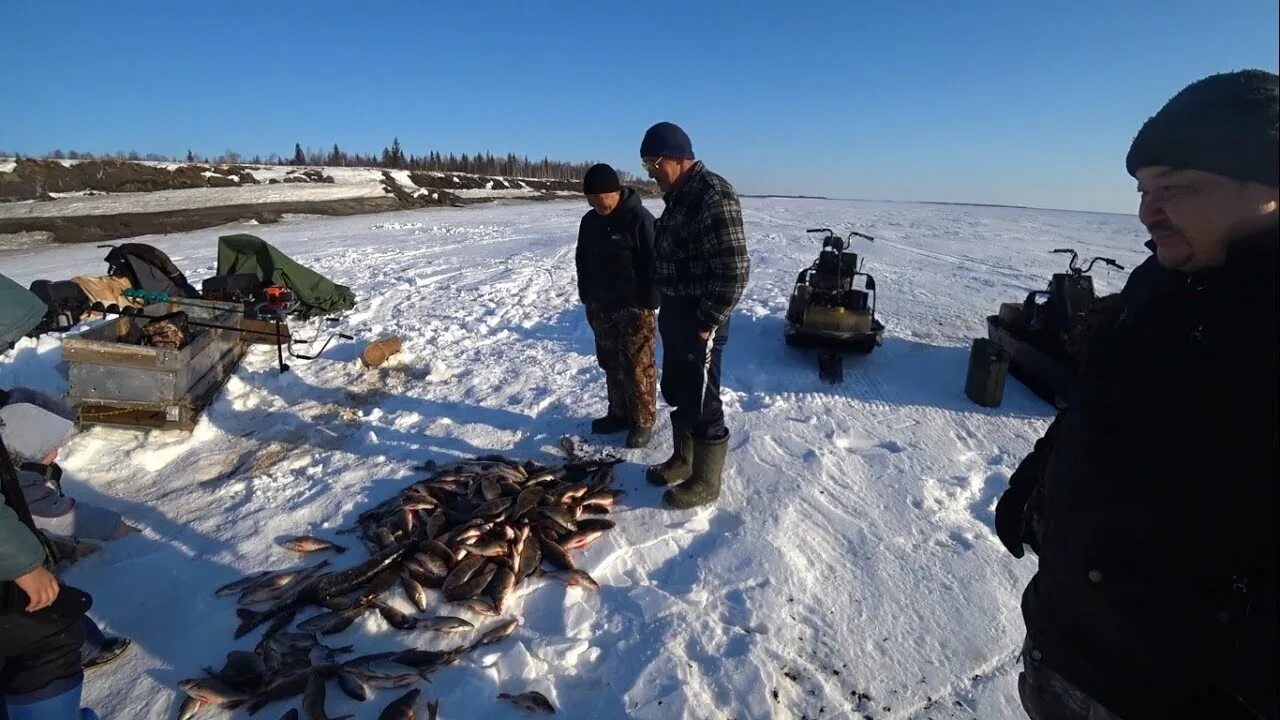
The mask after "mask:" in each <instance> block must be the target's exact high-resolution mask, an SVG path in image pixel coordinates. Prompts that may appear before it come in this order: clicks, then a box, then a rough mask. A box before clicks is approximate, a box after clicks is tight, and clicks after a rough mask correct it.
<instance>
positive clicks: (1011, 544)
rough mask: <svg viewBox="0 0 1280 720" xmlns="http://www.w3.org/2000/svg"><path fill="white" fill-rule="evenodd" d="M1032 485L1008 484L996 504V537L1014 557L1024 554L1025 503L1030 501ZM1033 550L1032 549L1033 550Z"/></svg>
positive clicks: (1033, 487) (1025, 533) (1025, 534)
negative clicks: (1007, 487)
mask: <svg viewBox="0 0 1280 720" xmlns="http://www.w3.org/2000/svg"><path fill="white" fill-rule="evenodd" d="M1034 489H1035V486H1034V485H1031V484H1029V483H1028V484H1026V485H1014V484H1012V483H1011V484H1010V485H1009V489H1008V490H1005V491H1004V494H1003V495H1001V496H1000V500H999V501H998V502H997V503H996V536H997V537H999V538H1000V542H1001V543H1002V544H1003V545H1004V546H1005V548H1007V549H1008V550H1009V552H1010V554H1012V555H1013V556H1014V557H1016V558H1020V557H1022V556H1023V555H1024V554H1025V551H1024V550H1023V548H1022V545H1023V542H1024V540H1025V538H1026V536H1027V532H1026V530H1027V523H1026V519H1025V517H1026V513H1027V503H1028V501H1029V500H1031V492H1032V490H1034ZM1033 549H1034V548H1033Z"/></svg>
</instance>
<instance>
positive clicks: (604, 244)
mask: <svg viewBox="0 0 1280 720" xmlns="http://www.w3.org/2000/svg"><path fill="white" fill-rule="evenodd" d="M574 259H575V261H576V263H577V266H578V299H579V300H581V301H582V303H583V304H584V305H598V306H600V307H601V308H602V309H603V310H605V311H608V312H612V311H615V310H622V309H624V308H649V309H651V310H652V309H657V307H658V301H659V297H658V291H657V289H656V288H655V287H654V285H653V215H652V214H651V213H650V212H649V211H648V210H646V209H645V207H644V205H642V204H641V203H640V193H638V192H636V191H635V189H633V188H629V187H628V188H623V189H622V202H620V203H619V204H618V207H617V208H615V209H614V211H613V212H611V213H609V214H608V215H601V214H599V213H597V212H596V211H595V210H591V211H589V212H588V213H587V214H586V215H583V216H582V223H581V225H579V227H578V248H577V252H576V253H575V255H574Z"/></svg>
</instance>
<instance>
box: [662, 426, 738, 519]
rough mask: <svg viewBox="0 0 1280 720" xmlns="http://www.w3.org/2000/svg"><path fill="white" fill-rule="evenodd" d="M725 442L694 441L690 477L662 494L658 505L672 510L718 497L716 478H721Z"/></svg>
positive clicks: (725, 453)
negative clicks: (661, 503) (660, 503)
mask: <svg viewBox="0 0 1280 720" xmlns="http://www.w3.org/2000/svg"><path fill="white" fill-rule="evenodd" d="M728 454H729V438H728V437H725V438H724V439H723V440H714V441H706V440H698V441H695V442H694V443H693V474H691V475H690V476H689V479H688V480H685V481H684V482H683V483H680V485H678V486H676V487H673V488H671V489H670V490H668V491H666V492H665V493H663V494H662V502H663V503H665V504H666V506H667V507H669V508H672V509H675V510H686V509H688V508H693V507H697V506H699V505H706V504H707V503H709V502H714V501H715V499H716V498H718V497H720V477H721V475H723V474H724V461H725V457H726V456H728Z"/></svg>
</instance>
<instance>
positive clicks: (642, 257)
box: [575, 164, 658, 448]
mask: <svg viewBox="0 0 1280 720" xmlns="http://www.w3.org/2000/svg"><path fill="white" fill-rule="evenodd" d="M582 191H583V193H584V194H586V196H587V202H588V203H590V205H591V211H590V212H588V213H587V214H586V215H583V216H582V223H581V225H579V226H578V249H577V253H576V254H575V259H576V261H577V265H578V298H579V299H581V300H582V304H583V305H585V306H586V309H587V321H588V322H589V323H591V329H592V330H594V331H595V335H596V358H597V360H598V361H599V362H600V369H601V370H604V375H605V385H606V387H607V390H608V394H609V411H608V412H607V413H606V414H605V416H604V417H602V418H596V419H595V420H592V421H591V431H592V432H595V433H614V432H620V431H622V430H629V431H630V432H629V433H628V434H627V447H629V448H642V447H644V446H646V445H648V444H649V440H650V438H651V437H652V436H653V420H654V416H655V415H656V414H657V403H658V390H657V386H658V378H657V370H656V369H655V368H654V362H653V347H654V345H655V343H656V342H657V331H656V327H655V324H654V318H653V313H654V310H656V309H657V307H658V292H657V290H656V289H655V288H654V286H653V215H652V214H651V213H650V212H649V211H648V210H646V209H645V207H644V205H642V204H640V193H638V192H636V191H635V189H634V188H629V187H627V188H624V187H622V182H621V181H620V180H619V179H618V173H617V172H615V171H614V169H613V168H611V167H609V166H608V165H604V164H599V165H593V166H592V167H591V169H589V170H588V171H587V174H586V175H585V176H584V177H583V179H582Z"/></svg>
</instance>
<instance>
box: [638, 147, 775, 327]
mask: <svg viewBox="0 0 1280 720" xmlns="http://www.w3.org/2000/svg"><path fill="white" fill-rule="evenodd" d="M663 201H664V202H665V203H666V209H665V210H663V212H662V217H660V218H658V221H657V223H656V226H655V237H654V248H653V249H654V283H655V284H656V285H657V286H658V289H659V290H660V291H661V292H662V293H663V294H664V295H677V296H684V297H696V298H698V300H699V305H698V322H699V324H700V325H701V326H702V328H703V329H706V330H710V329H712V328H715V327H718V326H720V325H722V324H723V323H724V321H725V320H727V319H729V313H731V312H733V308H734V306H736V305H737V304H738V300H739V299H741V298H742V291H743V289H745V288H746V286H747V277H748V275H749V273H750V270H751V262H750V260H749V259H748V258H747V236H746V233H745V232H744V231H743V229H742V206H741V205H739V204H738V194H737V192H736V191H734V189H733V186H732V185H730V184H729V182H728V181H727V180H725V179H724V178H722V177H720V176H719V175H717V174H715V173H713V172H711V171H710V170H708V169H707V168H706V166H705V165H703V164H702V162H697V163H694V165H693V167H692V168H690V169H689V171H688V174H687V175H686V176H685V178H684V180H683V181H682V182H681V183H680V185H679V186H677V187H676V188H675V189H674V190H671V191H670V192H668V193H667V194H666V195H665V196H664V197H663Z"/></svg>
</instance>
